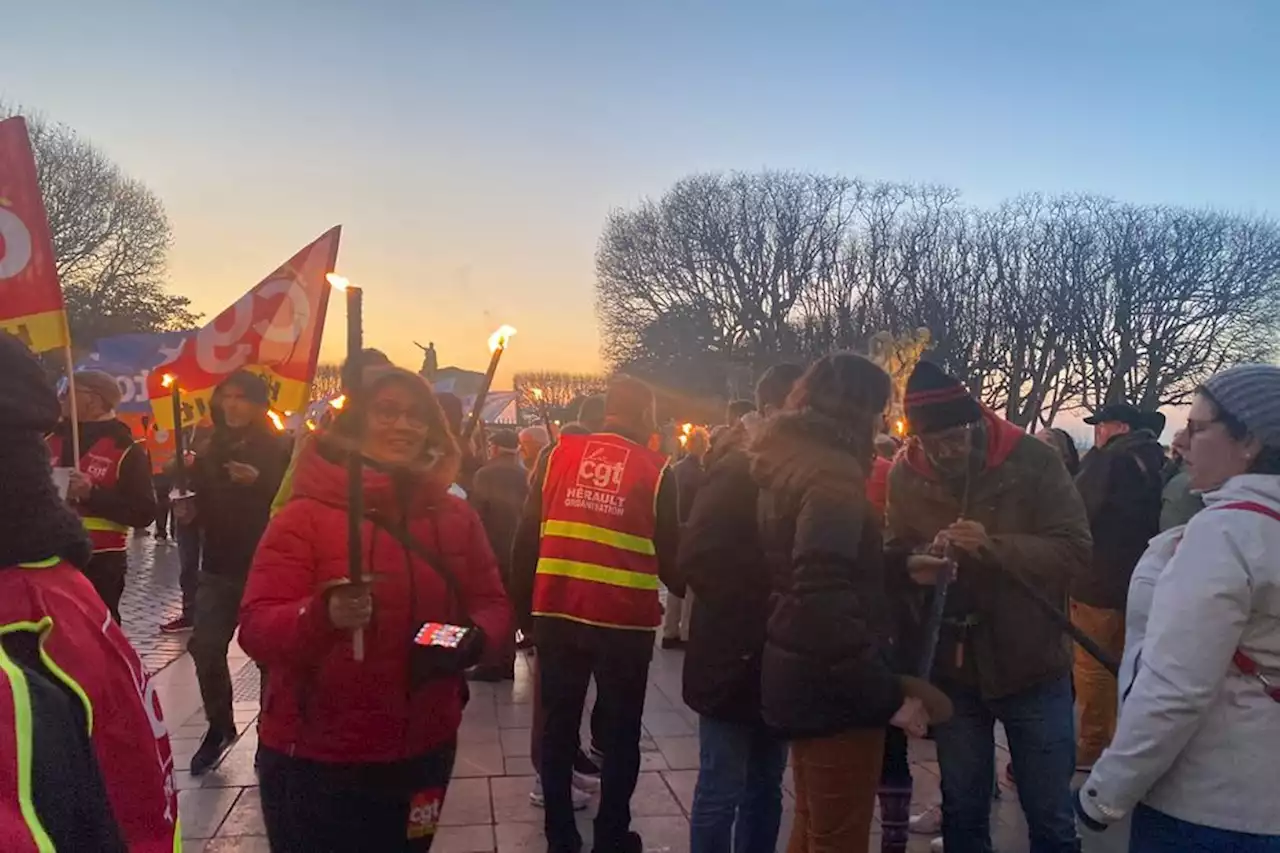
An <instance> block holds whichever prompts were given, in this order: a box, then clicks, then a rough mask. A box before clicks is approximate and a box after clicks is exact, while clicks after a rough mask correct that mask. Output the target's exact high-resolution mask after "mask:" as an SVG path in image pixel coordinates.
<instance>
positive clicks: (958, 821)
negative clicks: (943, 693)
mask: <svg viewBox="0 0 1280 853" xmlns="http://www.w3.org/2000/svg"><path fill="white" fill-rule="evenodd" d="M947 693H948V694H949V695H950V696H951V701H952V702H953V703H954V704H955V716H953V717H952V718H951V720H949V721H948V722H946V723H944V724H942V725H940V726H937V727H936V728H935V729H934V741H935V743H936V744H937V747H938V769H939V771H940V772H941V774H942V837H943V843H944V846H945V848H946V851H947V853H992V847H991V789H992V786H993V785H994V784H995V754H994V753H995V734H994V726H995V723H996V721H997V720H999V721H1000V722H1001V723H1003V724H1004V729H1005V733H1006V734H1007V735H1008V738H1009V755H1010V758H1011V759H1012V761H1013V770H1014V774H1015V775H1016V777H1017V779H1018V799H1019V801H1020V802H1021V804H1022V811H1023V814H1024V815H1025V816H1026V819H1027V829H1028V833H1029V834H1030V838H1031V853H1077V851H1079V850H1080V842H1079V839H1078V838H1077V837H1076V827H1075V814H1074V810H1073V805H1072V802H1071V796H1072V794H1071V777H1072V775H1073V774H1074V773H1075V766H1076V752H1075V750H1076V742H1075V719H1074V709H1073V708H1072V703H1071V679H1070V678H1069V677H1067V676H1063V677H1062V678H1059V679H1057V680H1055V681H1051V682H1049V683H1047V684H1042V685H1040V686H1038V687H1034V688H1031V689H1029V690H1025V691H1023V692H1022V693H1017V694H1014V695H1013V696H1007V697H1005V698H1002V699H994V700H984V699H982V697H981V696H979V695H978V693H977V692H976V691H971V690H965V689H960V688H951V689H949V690H948V691H947Z"/></svg>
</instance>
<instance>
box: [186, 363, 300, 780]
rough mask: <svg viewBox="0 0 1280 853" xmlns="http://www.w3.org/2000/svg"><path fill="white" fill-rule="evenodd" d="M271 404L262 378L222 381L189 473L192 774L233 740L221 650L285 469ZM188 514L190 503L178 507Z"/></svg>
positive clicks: (240, 374)
mask: <svg viewBox="0 0 1280 853" xmlns="http://www.w3.org/2000/svg"><path fill="white" fill-rule="evenodd" d="M269 403H270V396H269V393H268V391H267V385H266V383H265V382H263V381H262V379H261V378H260V377H258V376H256V375H254V374H252V373H248V372H246V371H238V372H236V373H233V374H231V376H229V377H227V379H226V380H224V381H223V383H222V384H221V385H219V386H218V388H217V390H216V391H214V394H213V400H212V404H211V407H210V408H211V409H212V411H213V434H212V435H211V436H210V438H209V446H208V449H207V450H206V451H205V452H202V453H200V454H198V455H197V457H196V462H195V467H194V469H193V471H192V477H191V481H192V487H193V489H194V491H195V493H196V496H195V500H194V511H195V517H194V519H193V521H194V523H195V524H197V525H199V528H200V532H201V536H202V541H203V553H202V557H201V559H202V562H201V565H200V581H199V585H198V587H197V589H196V602H195V625H194V631H193V633H192V635H191V641H190V643H189V644H188V651H190V652H191V659H192V661H193V662H194V663H195V668H196V678H197V680H198V681H199V683H200V696H201V698H202V699H203V700H204V713H205V717H206V718H207V719H208V720H209V731H208V733H207V734H206V735H205V738H204V740H203V742H202V743H201V744H200V747H199V749H197V750H196V753H195V754H194V755H193V756H192V758H191V774H192V775H193V776H199V775H200V774H202V773H205V772H207V771H208V770H210V769H212V768H213V766H214V765H216V764H217V763H218V761H219V760H220V759H221V757H222V754H223V753H224V752H225V751H226V750H227V748H228V747H230V746H231V744H232V743H233V742H234V741H235V738H236V727H235V720H234V715H233V713H232V707H231V704H232V685H231V672H230V670H229V669H228V667H227V649H228V647H229V646H230V645H231V638H232V636H233V635H234V634H235V631H236V626H237V625H238V624H239V619H240V599H241V597H242V596H243V595H244V586H245V582H246V580H247V579H248V577H249V566H250V565H251V564H252V563H253V555H254V552H255V551H256V550H257V549H258V541H259V540H260V539H262V534H263V533H264V532H265V531H266V529H267V522H268V521H270V519H271V502H272V501H273V500H274V499H275V496H276V492H277V491H279V489H280V482H281V481H282V480H283V479H284V472H285V469H286V468H287V467H288V466H289V448H288V447H287V446H286V445H285V442H284V440H283V439H282V438H281V436H280V435H279V434H277V433H276V431H275V430H274V428H273V427H272V425H271V422H270V420H268V417H267V410H268V407H269ZM184 503H187V504H190V503H191V502H189V501H188V502H184ZM190 511H191V507H190V506H187V507H185V508H184V509H183V512H184V513H187V512H190ZM182 520H183V519H182V518H179V521H180V522H181V521H182Z"/></svg>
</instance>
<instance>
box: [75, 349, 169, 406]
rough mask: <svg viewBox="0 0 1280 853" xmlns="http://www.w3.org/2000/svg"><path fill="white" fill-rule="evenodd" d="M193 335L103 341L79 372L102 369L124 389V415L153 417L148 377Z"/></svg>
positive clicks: (80, 365) (122, 404)
mask: <svg viewBox="0 0 1280 853" xmlns="http://www.w3.org/2000/svg"><path fill="white" fill-rule="evenodd" d="M190 334H193V333H191V332H161V333H159V334H154V335H119V336H117V337H114V338H102V339H101V340H99V341H98V344H97V346H96V347H95V348H94V350H93V352H91V353H89V355H88V356H87V357H86V358H85V359H84V360H83V361H81V362H80V363H79V364H77V365H76V369H77V370H101V371H102V372H103V373H109V374H111V375H112V376H114V377H115V379H116V384H118V385H119V386H120V407H119V409H118V410H117V411H119V412H120V413H121V414H139V415H150V414H151V402H150V400H149V398H148V397H147V376H148V375H149V374H150V373H151V371H152V370H153V369H155V368H156V367H158V366H159V365H161V364H164V363H165V362H166V361H168V360H170V359H171V358H173V357H174V355H175V354H176V353H177V350H178V348H179V347H180V346H181V344H182V339H183V338H185V337H187V336H188V335H190Z"/></svg>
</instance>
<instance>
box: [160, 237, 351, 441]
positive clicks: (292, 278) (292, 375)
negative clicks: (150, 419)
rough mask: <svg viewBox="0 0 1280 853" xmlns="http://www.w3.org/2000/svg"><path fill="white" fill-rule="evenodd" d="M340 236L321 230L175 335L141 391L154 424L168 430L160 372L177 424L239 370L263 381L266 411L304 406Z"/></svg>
mask: <svg viewBox="0 0 1280 853" xmlns="http://www.w3.org/2000/svg"><path fill="white" fill-rule="evenodd" d="M340 236H341V228H340V227H337V226H335V227H334V228H331V229H330V230H328V231H326V232H325V233H324V234H322V235H321V236H320V237H319V238H317V239H316V241H315V242H314V243H312V244H311V245H309V246H307V247H306V248H305V249H303V250H302V251H300V252H298V254H296V255H294V256H293V257H292V258H290V259H289V261H288V262H287V263H285V264H284V266H282V267H280V268H279V269H278V270H276V271H275V272H273V273H272V274H271V275H269V276H267V277H266V278H265V279H263V280H262V281H261V282H259V283H258V284H257V286H255V287H254V288H253V289H252V290H250V291H249V292H248V293H246V294H245V295H244V296H242V297H240V299H239V300H237V301H236V303H235V304H234V305H232V306H231V307H230V308H228V309H227V310H225V311H223V312H222V313H221V314H219V315H218V316H217V317H215V318H214V319H213V322H211V323H209V324H208V325H207V326H205V327H204V328H203V329H200V330H199V331H198V332H195V333H193V334H192V335H191V336H190V337H188V338H186V339H185V340H183V342H182V346H181V347H179V348H178V349H177V351H176V352H175V353H174V355H173V357H172V358H170V359H169V361H167V362H165V363H164V364H161V365H160V366H158V367H156V368H154V369H153V370H152V371H151V374H150V376H148V377H147V392H148V394H149V395H150V397H151V409H152V412H153V414H154V415H155V425H156V426H157V427H159V428H161V429H165V430H168V429H172V427H173V404H172V398H171V396H170V390H169V388H166V387H165V385H164V377H165V376H166V375H171V376H173V377H174V379H176V380H177V383H178V387H179V388H180V389H181V391H182V424H183V426H184V427H190V426H194V425H195V424H197V423H199V422H200V421H202V420H204V419H205V418H206V417H207V416H208V414H209V400H210V398H211V397H212V396H213V391H214V389H215V388H216V387H217V386H218V385H219V384H220V383H221V382H222V381H223V380H224V379H226V378H227V377H228V376H230V375H231V374H232V373H234V372H236V371H237V370H242V369H243V370H250V371H252V372H254V373H257V374H259V375H260V376H262V378H263V379H265V380H266V382H267V387H268V388H269V389H270V391H271V407H272V408H273V409H277V410H280V411H302V410H303V409H304V408H306V405H307V402H308V400H309V398H310V391H311V380H312V378H313V377H314V376H315V372H316V360H317V359H318V358H319V356H320V336H321V334H322V333H323V331H324V315H325V311H326V309H327V308H328V305H329V293H330V291H331V290H332V288H331V287H330V285H329V283H328V282H327V281H325V275H326V274H327V273H330V272H333V269H334V265H335V264H336V263H337V261H338V239H339V237H340Z"/></svg>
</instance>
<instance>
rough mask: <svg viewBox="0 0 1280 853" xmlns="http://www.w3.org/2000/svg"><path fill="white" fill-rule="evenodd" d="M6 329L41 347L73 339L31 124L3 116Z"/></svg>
mask: <svg viewBox="0 0 1280 853" xmlns="http://www.w3.org/2000/svg"><path fill="white" fill-rule="evenodd" d="M0 329H3V330H4V331H6V332H9V333H10V334H12V335H16V336H17V337H19V338H21V339H22V341H23V342H24V343H26V345H27V346H29V347H31V349H33V350H35V351H36V352H45V351H47V350H52V349H59V348H60V347H66V346H68V345H69V344H70V342H71V337H70V334H69V333H68V331H67V314H66V310H65V308H64V307H63V304H62V288H60V287H59V286H58V270H57V266H56V265H55V263H54V257H53V242H52V241H51V240H50V238H49V222H48V219H47V218H46V217H45V210H44V201H43V200H42V199H41V198H40V184H39V183H38V182H37V180H36V161H35V157H34V155H33V154H32V153H31V138H30V137H29V136H28V135H27V123H26V121H25V120H24V119H22V118H21V117H18V118H11V119H5V120H4V121H0Z"/></svg>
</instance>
